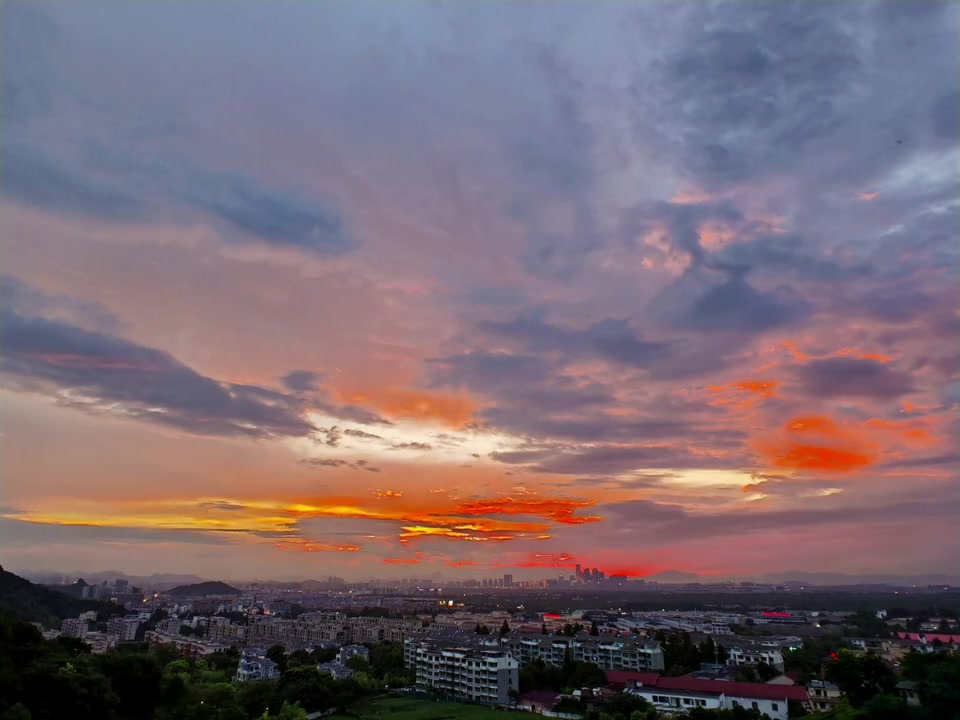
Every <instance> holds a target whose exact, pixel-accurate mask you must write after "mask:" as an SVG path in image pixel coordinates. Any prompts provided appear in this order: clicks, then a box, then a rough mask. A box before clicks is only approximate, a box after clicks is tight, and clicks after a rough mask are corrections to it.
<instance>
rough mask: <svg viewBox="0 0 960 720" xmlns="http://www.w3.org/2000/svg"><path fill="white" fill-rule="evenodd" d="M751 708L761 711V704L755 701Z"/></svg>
mask: <svg viewBox="0 0 960 720" xmlns="http://www.w3.org/2000/svg"><path fill="white" fill-rule="evenodd" d="M750 707H752V708H753V709H754V710H759V709H760V703H758V702H757V701H756V700H754V701H753V704H752V705H751V706H750Z"/></svg>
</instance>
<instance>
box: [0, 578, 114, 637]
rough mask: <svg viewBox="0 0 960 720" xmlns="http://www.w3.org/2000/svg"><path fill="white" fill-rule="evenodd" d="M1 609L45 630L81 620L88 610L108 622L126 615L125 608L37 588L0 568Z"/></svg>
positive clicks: (42, 587) (38, 586)
mask: <svg viewBox="0 0 960 720" xmlns="http://www.w3.org/2000/svg"><path fill="white" fill-rule="evenodd" d="M0 610H6V611H7V612H9V613H10V614H11V615H12V616H13V617H15V618H17V619H18V620H24V621H27V622H39V623H42V624H43V625H44V626H45V627H60V621H61V620H63V619H64V618H69V617H77V616H78V615H79V614H80V613H82V612H85V611H87V610H96V611H97V614H98V616H99V615H100V614H103V616H104V619H105V618H107V617H109V616H110V615H122V614H124V612H125V611H124V609H123V608H121V607H119V606H117V605H112V604H110V603H102V602H95V601H93V600H80V599H78V598H74V597H70V596H69V595H66V594H64V593H61V592H57V591H56V590H51V589H50V588H46V587H44V586H43V585H35V584H34V583H32V582H30V581H29V580H26V579H24V578H22V577H20V576H19V575H14V574H13V573H11V572H7V571H6V570H4V569H3V567H2V566H0Z"/></svg>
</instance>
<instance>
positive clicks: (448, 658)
mask: <svg viewBox="0 0 960 720" xmlns="http://www.w3.org/2000/svg"><path fill="white" fill-rule="evenodd" d="M414 668H415V669H416V677H417V689H418V690H420V691H422V692H437V693H440V694H441V695H444V696H446V697H452V698H457V699H459V700H468V701H470V702H478V703H486V704H490V705H502V704H506V703H508V702H510V695H511V691H519V688H520V663H519V662H517V660H516V658H514V657H512V656H511V655H510V654H509V653H507V652H504V651H502V650H486V649H478V648H470V647H461V648H458V647H441V646H435V645H431V644H429V643H422V644H420V645H419V646H418V647H417V648H416V652H415V656H414Z"/></svg>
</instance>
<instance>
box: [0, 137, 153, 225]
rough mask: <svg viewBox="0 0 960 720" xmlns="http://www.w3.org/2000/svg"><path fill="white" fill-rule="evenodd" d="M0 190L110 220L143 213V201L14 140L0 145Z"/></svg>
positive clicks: (50, 206)
mask: <svg viewBox="0 0 960 720" xmlns="http://www.w3.org/2000/svg"><path fill="white" fill-rule="evenodd" d="M0 168H2V170H0V173H2V174H0V191H2V192H3V194H4V195H7V196H8V197H11V198H13V199H14V200H18V201H20V202H24V203H28V204H30V205H35V206H38V207H41V208H44V209H46V210H55V211H60V212H65V213H79V214H82V215H90V216H93V217H101V218H107V219H111V220H133V219H136V218H141V217H143V216H144V214H145V212H146V206H145V204H144V203H143V201H142V200H141V199H140V198H139V197H137V196H136V195H135V194H133V193H131V192H129V191H127V190H123V189H121V188H120V187H118V186H117V185H116V184H110V183H106V182H102V181H100V180H97V179H94V178H92V177H90V176H89V175H87V174H84V173H80V172H77V171H74V170H72V169H71V168H69V167H68V166H67V165H66V164H64V163H63V162H62V161H60V160H55V159H54V158H52V157H50V156H49V155H47V154H46V153H44V152H42V151H40V150H37V149H34V148H30V147H27V146H25V145H18V144H16V143H10V142H4V143H3V145H2V147H0Z"/></svg>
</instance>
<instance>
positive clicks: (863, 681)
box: [826, 650, 896, 707]
mask: <svg viewBox="0 0 960 720" xmlns="http://www.w3.org/2000/svg"><path fill="white" fill-rule="evenodd" d="M826 679H827V680H829V681H830V682H833V683H836V685H837V687H839V688H840V690H842V691H843V692H844V694H846V696H847V699H848V700H849V701H850V705H852V706H853V707H860V706H861V705H863V704H864V703H865V702H866V701H867V700H869V699H870V698H872V697H873V696H874V695H879V694H880V693H884V692H889V691H891V690H893V688H894V685H896V677H895V676H894V674H893V672H892V671H891V670H890V668H888V667H887V665H886V663H884V662H883V660H881V659H880V658H879V657H877V656H876V655H874V654H873V653H866V654H865V655H854V654H853V653H851V652H849V651H847V650H842V651H841V652H840V654H839V655H838V656H837V659H836V660H835V661H833V662H831V663H829V664H828V665H827V669H826Z"/></svg>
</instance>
